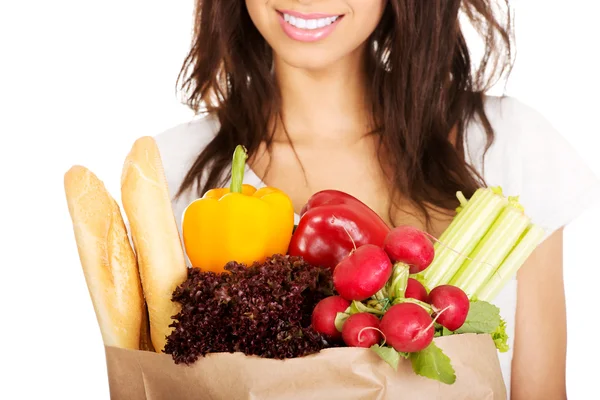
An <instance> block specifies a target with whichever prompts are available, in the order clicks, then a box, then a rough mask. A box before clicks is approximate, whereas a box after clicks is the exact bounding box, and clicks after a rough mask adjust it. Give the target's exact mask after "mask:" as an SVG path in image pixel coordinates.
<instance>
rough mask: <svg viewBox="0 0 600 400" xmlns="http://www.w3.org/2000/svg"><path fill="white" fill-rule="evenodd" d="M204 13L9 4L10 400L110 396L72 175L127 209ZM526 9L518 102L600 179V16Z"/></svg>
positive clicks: (595, 350)
mask: <svg viewBox="0 0 600 400" xmlns="http://www.w3.org/2000/svg"><path fill="white" fill-rule="evenodd" d="M240 1H241V0H240ZM9 4H10V5H9ZM192 6H193V1H192V0H185V1H182V0H180V1H152V0H145V1H140V0H128V1H123V0H120V1H117V0H105V1H95V2H89V1H67V0H55V1H35V0H34V1H20V2H16V1H15V2H10V3H9V2H8V1H6V2H2V3H1V6H0V7H1V8H0V60H1V61H0V143H1V144H0V173H1V180H0V182H1V186H0V205H1V206H2V207H1V208H0V215H1V218H0V228H1V231H0V232H1V233H2V238H1V239H0V250H1V252H0V255H1V258H0V271H1V275H0V308H1V313H0V316H1V319H0V346H1V348H0V363H1V364H2V370H3V372H2V375H0V376H1V378H0V381H1V382H2V383H1V384H0V398H42V397H43V398H61V399H76V398H85V399H107V398H108V397H109V396H108V385H107V379H106V367H105V360H104V353H103V347H102V341H101V337H100V334H99V330H98V327H97V323H96V319H95V315H94V311H93V308H92V305H91V302H90V299H89V295H88V292H87V288H86V285H85V281H84V279H83V274H82V272H81V266H80V264H79V259H78V256H77V252H76V248H75V242H74V238H73V233H72V227H71V221H70V219H69V215H68V212H67V207H66V202H65V198H64V192H63V186H62V184H63V182H62V179H63V174H64V172H66V170H67V169H68V168H69V167H70V166H71V165H73V164H83V165H85V166H87V167H88V168H90V169H91V170H92V171H94V172H95V173H96V174H97V175H99V176H100V178H101V179H103V180H104V181H105V183H106V185H107V187H108V189H109V190H110V191H111V193H112V194H113V196H115V197H116V198H117V199H118V198H119V178H120V171H121V167H122V161H123V159H124V157H125V155H126V153H127V151H128V150H129V147H130V146H131V144H132V143H133V141H134V140H135V139H136V138H137V137H139V136H142V135H155V134H157V133H159V132H161V131H163V130H164V129H167V128H169V127H171V126H173V125H175V124H177V123H179V122H183V121H185V120H187V119H188V118H190V117H191V116H192V114H191V112H190V111H189V110H187V109H186V108H185V107H183V106H182V105H180V104H179V102H178V100H177V97H176V94H175V78H176V76H177V73H178V71H179V67H180V65H181V62H182V60H183V57H184V56H185V53H186V51H187V46H188V44H189V37H190V31H191V21H192ZM514 9H515V13H516V28H517V45H518V56H517V64H516V67H515V70H514V72H513V75H512V78H511V80H510V82H509V86H508V94H510V95H513V96H516V97H518V98H519V99H520V100H522V101H524V102H526V103H528V104H531V105H533V106H534V107H535V108H537V109H538V110H540V111H541V112H542V113H544V114H545V116H546V117H547V118H548V119H550V121H551V122H552V123H553V124H554V125H555V126H556V127H557V128H558V129H559V130H560V131H561V132H562V133H563V134H564V136H565V137H566V138H567V139H568V140H569V141H570V143H571V144H572V145H573V146H574V147H575V148H576V149H577V150H578V151H579V153H580V155H581V156H582V157H583V158H584V159H585V160H586V161H587V162H588V163H589V165H590V166H591V167H592V168H593V169H594V171H595V172H596V173H597V174H599V175H600V156H599V154H598V153H599V149H600V147H599V144H600V143H599V139H598V138H599V136H600V128H599V124H598V115H599V114H600V101H599V100H598V93H599V92H600V78H599V71H600V62H599V61H598V60H599V56H600V46H599V45H598V39H600V28H599V25H600V24H598V21H597V18H598V17H597V16H598V15H599V14H600V7H599V6H598V3H597V2H594V1H588V0H579V1H569V2H563V1H561V2H559V1H555V2H547V1H543V0H521V1H515V2H514ZM557 190H560V188H557ZM548 195H549V196H551V195H552V194H551V193H548ZM598 226H600V211H599V210H597V209H596V210H591V211H589V212H586V213H585V214H584V215H583V216H582V217H581V218H579V219H578V220H577V221H575V222H574V223H573V224H572V225H571V226H569V227H568V228H567V231H566V232H567V236H566V249H565V280H566V291H567V302H568V304H567V305H568V323H569V344H568V345H569V355H568V390H569V397H570V398H571V399H586V398H590V397H589V394H588V395H586V394H585V393H586V391H590V392H592V393H594V392H596V391H597V379H598V375H597V372H596V371H595V370H596V368H594V367H593V365H595V364H594V363H595V360H598V359H599V358H600V345H598V337H597V332H600V318H598V310H597V305H598V301H597V297H596V293H595V292H596V291H597V288H595V283H596V282H598V281H599V280H600V272H599V270H600V268H599V267H600V261H599V258H598V250H597V249H598V235H597V233H598ZM543 334H544V332H540V335H543ZM588 362H590V363H592V366H591V367H588V366H587V365H586V364H587V363H588Z"/></svg>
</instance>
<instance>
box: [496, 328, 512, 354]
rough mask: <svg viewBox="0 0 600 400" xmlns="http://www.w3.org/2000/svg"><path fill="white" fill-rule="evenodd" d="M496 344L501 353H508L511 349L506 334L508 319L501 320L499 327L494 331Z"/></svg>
mask: <svg viewBox="0 0 600 400" xmlns="http://www.w3.org/2000/svg"><path fill="white" fill-rule="evenodd" d="M492 339H494V344H496V348H497V349H498V351H499V352H500V353H506V352H507V351H508V350H509V348H510V347H509V346H508V335H507V334H506V321H504V320H501V322H500V325H498V328H496V330H495V331H494V332H493V333H492Z"/></svg>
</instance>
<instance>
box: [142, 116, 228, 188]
mask: <svg viewBox="0 0 600 400" xmlns="http://www.w3.org/2000/svg"><path fill="white" fill-rule="evenodd" d="M217 131H218V120H217V119H216V118H215V117H214V116H212V115H207V116H202V117H198V118H195V119H193V120H190V121H188V122H184V123H181V124H178V125H176V126H173V127H171V128H170V129H167V130H165V131H163V132H160V133H159V134H157V135H156V136H154V139H155V141H156V144H157V146H158V149H159V152H160V156H161V160H162V163H163V167H164V169H165V176H166V178H167V183H168V185H169V192H170V194H171V197H173V196H174V195H175V193H176V192H177V191H178V190H179V186H180V185H181V182H182V181H183V179H184V177H185V175H186V174H187V172H188V171H189V169H190V168H191V167H192V165H193V164H194V161H195V160H196V158H197V157H198V155H199V154H200V153H201V152H202V151H203V150H204V148H205V147H206V146H207V145H208V144H209V143H210V142H211V141H212V140H213V138H214V137H215V135H216V133H217Z"/></svg>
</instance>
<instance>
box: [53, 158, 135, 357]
mask: <svg viewBox="0 0 600 400" xmlns="http://www.w3.org/2000/svg"><path fill="white" fill-rule="evenodd" d="M64 188H65V194H66V198H67V204H68V207H69V214H70V216H71V221H72V223H73V231H74V234H75V241H76V243H77V250H78V253H79V258H80V261H81V266H82V268H83V272H84V276H85V280H86V283H87V286H88V290H89V293H90V297H91V299H92V303H93V306H94V310H95V312H96V318H97V320H98V324H99V325H100V331H101V334H102V340H103V342H104V344H105V345H106V346H115V347H120V348H125V349H133V350H137V349H139V346H140V332H141V329H142V319H143V312H144V311H143V310H144V299H143V293H142V288H141V283H140V278H139V273H138V267H137V262H136V257H135V254H134V252H133V249H132V247H131V244H130V241H129V237H128V236H127V228H126V227H125V223H124V220H123V216H122V214H121V210H120V208H119V205H118V204H117V202H116V201H115V200H114V198H113V197H112V196H111V195H110V193H109V192H108V191H107V189H106V187H105V186H104V184H103V182H102V181H100V179H98V177H97V176H96V175H95V174H94V173H92V172H91V171H90V170H88V169H87V168H85V167H82V166H79V165H76V166H73V167H72V168H70V169H69V170H68V171H67V172H66V173H65V176H64Z"/></svg>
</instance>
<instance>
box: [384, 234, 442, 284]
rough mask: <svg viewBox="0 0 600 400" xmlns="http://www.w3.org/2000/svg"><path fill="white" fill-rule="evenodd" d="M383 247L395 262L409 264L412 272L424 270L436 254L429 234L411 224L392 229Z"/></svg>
mask: <svg viewBox="0 0 600 400" xmlns="http://www.w3.org/2000/svg"><path fill="white" fill-rule="evenodd" d="M383 249H384V250H385V252H386V253H387V255H388V256H389V257H390V259H391V260H392V262H393V263H403V264H406V265H408V266H409V267H410V273H411V274H417V273H419V272H421V271H423V270H424V269H425V268H427V267H428V266H429V265H430V264H431V262H432V261H433V258H434V256H435V251H434V248H433V243H431V241H430V240H429V238H428V237H427V235H426V234H425V233H424V232H423V231H421V230H419V229H417V228H415V227H413V226H410V225H401V226H398V227H396V228H394V229H392V230H391V231H390V233H388V235H387V237H386V238H385V241H384V242H383Z"/></svg>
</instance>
